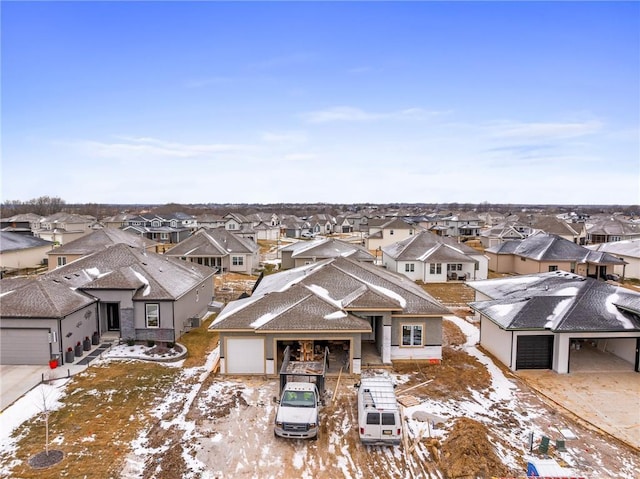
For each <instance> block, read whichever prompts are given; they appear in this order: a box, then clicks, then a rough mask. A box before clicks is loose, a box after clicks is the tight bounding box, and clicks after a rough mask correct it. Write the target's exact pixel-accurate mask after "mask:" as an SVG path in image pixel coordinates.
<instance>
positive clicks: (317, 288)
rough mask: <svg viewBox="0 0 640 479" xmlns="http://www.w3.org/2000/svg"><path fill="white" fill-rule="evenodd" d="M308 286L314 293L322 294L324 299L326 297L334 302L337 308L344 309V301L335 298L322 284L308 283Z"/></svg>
mask: <svg viewBox="0 0 640 479" xmlns="http://www.w3.org/2000/svg"><path fill="white" fill-rule="evenodd" d="M306 288H307V289H308V290H309V291H311V292H312V293H313V294H315V295H317V296H320V297H321V298H322V299H324V300H325V301H327V302H328V303H331V304H333V305H334V306H335V307H337V308H341V309H342V302H341V301H339V300H335V299H333V298H332V297H331V296H330V295H329V291H327V290H326V289H324V288H323V287H322V286H318V285H317V284H309V285H306Z"/></svg>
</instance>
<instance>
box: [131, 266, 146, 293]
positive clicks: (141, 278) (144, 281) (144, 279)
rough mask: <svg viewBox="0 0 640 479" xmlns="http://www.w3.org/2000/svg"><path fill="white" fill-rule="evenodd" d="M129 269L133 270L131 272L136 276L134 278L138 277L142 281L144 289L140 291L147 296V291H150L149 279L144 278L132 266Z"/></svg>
mask: <svg viewBox="0 0 640 479" xmlns="http://www.w3.org/2000/svg"><path fill="white" fill-rule="evenodd" d="M131 271H133V274H134V275H135V276H136V278H138V279H139V280H140V281H142V282H143V283H144V284H145V287H144V291H143V292H142V296H149V293H150V292H151V285H150V284H149V280H148V279H147V278H145V277H144V276H143V275H142V274H140V273H138V272H137V271H136V270H135V269H133V268H132V269H131Z"/></svg>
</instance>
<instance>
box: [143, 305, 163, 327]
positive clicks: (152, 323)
mask: <svg viewBox="0 0 640 479" xmlns="http://www.w3.org/2000/svg"><path fill="white" fill-rule="evenodd" d="M144 308H145V319H146V325H147V328H159V327H160V305H159V304H158V303H148V304H145V305H144Z"/></svg>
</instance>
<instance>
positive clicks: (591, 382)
mask: <svg viewBox="0 0 640 479" xmlns="http://www.w3.org/2000/svg"><path fill="white" fill-rule="evenodd" d="M517 376H518V377H519V378H520V379H522V380H523V381H524V382H526V383H527V384H528V385H529V386H530V387H532V388H533V389H535V390H536V391H537V392H538V393H540V394H541V395H542V396H544V397H545V398H546V399H547V400H548V401H550V402H552V403H554V404H556V405H558V406H560V407H561V408H563V409H565V410H567V411H569V412H571V413H573V414H574V415H575V416H576V417H577V418H578V419H580V420H583V421H586V422H588V423H589V424H591V425H592V426H594V427H596V428H598V429H600V430H601V431H604V432H605V433H608V434H610V435H611V436H613V437H615V438H617V439H619V440H621V441H622V442H624V443H626V444H628V445H629V446H632V447H634V448H635V449H638V450H640V373H636V372H633V371H628V372H617V371H606V372H605V371H603V372H584V373H570V374H557V373H554V372H553V371H548V370H526V371H518V372H517Z"/></svg>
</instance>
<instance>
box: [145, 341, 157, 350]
mask: <svg viewBox="0 0 640 479" xmlns="http://www.w3.org/2000/svg"><path fill="white" fill-rule="evenodd" d="M155 345H156V342H155V341H154V340H153V339H147V346H149V347H150V348H151V347H153V346H155Z"/></svg>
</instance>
